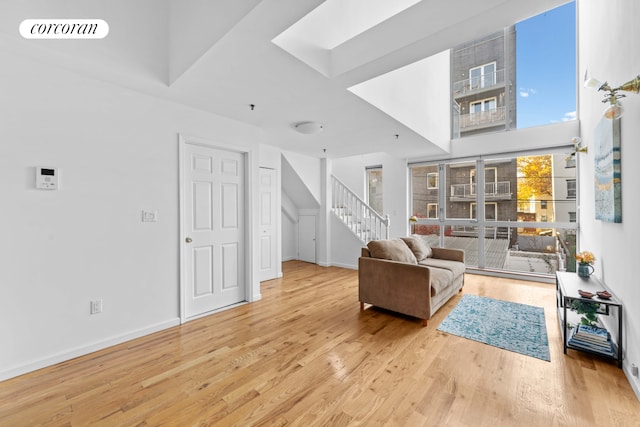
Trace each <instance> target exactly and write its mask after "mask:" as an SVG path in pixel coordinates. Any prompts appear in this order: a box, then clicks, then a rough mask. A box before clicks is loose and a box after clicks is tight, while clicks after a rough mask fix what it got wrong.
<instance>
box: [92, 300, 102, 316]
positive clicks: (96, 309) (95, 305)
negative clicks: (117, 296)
mask: <svg viewBox="0 0 640 427" xmlns="http://www.w3.org/2000/svg"><path fill="white" fill-rule="evenodd" d="M98 313H102V300H101V299H98V300H95V301H91V314H98Z"/></svg>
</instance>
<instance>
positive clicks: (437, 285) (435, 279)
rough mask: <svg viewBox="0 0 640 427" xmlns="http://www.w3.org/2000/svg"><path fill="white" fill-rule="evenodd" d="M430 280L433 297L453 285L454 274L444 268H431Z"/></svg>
mask: <svg viewBox="0 0 640 427" xmlns="http://www.w3.org/2000/svg"><path fill="white" fill-rule="evenodd" d="M429 280H430V281H431V296H434V295H437V294H438V293H439V292H442V291H443V290H444V289H446V288H448V287H449V286H451V285H452V284H453V273H452V272H451V271H450V270H447V269H444V268H437V267H429Z"/></svg>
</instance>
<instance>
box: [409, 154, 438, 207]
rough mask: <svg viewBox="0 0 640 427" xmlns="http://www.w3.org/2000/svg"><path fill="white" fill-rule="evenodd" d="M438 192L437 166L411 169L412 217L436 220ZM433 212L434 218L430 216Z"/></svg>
mask: <svg viewBox="0 0 640 427" xmlns="http://www.w3.org/2000/svg"><path fill="white" fill-rule="evenodd" d="M438 191H439V190H438V165H430V166H413V167H412V168H411V206H412V209H413V212H412V215H415V216H416V217H418V218H437V217H438V216H437V215H438V214H437V212H438V211H437V205H438ZM434 205H435V206H434ZM434 210H435V215H436V216H432V215H433V214H434Z"/></svg>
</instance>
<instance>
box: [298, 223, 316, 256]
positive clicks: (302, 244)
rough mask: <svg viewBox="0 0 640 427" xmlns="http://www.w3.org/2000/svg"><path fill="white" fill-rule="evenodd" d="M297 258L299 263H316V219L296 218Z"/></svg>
mask: <svg viewBox="0 0 640 427" xmlns="http://www.w3.org/2000/svg"><path fill="white" fill-rule="evenodd" d="M298 258H299V259H300V261H306V262H312V263H314V264H315V262H316V217H315V215H300V216H299V217H298Z"/></svg>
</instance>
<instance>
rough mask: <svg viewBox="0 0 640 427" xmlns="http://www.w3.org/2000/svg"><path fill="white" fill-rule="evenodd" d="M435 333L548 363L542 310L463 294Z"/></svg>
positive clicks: (545, 330)
mask: <svg viewBox="0 0 640 427" xmlns="http://www.w3.org/2000/svg"><path fill="white" fill-rule="evenodd" d="M438 330H439V331H442V332H446V333H448V334H452V335H457V336H460V337H463V338H468V339H470V340H474V341H479V342H482V343H485V344H489V345H492V346H494V347H499V348H504V349H505V350H509V351H514V352H516V353H521V354H526V355H527V356H531V357H536V358H538V359H542V360H546V361H548V362H549V361H551V358H550V357H549V340H548V338H547V327H546V324H545V321H544V308H542V307H534V306H532V305H526V304H518V303H515V302H508V301H500V300H497V299H493V298H486V297H481V296H478V295H463V296H462V299H461V300H460V302H459V303H458V305H457V306H456V307H455V308H454V309H453V310H452V311H451V313H449V315H448V316H447V317H446V318H445V319H444V321H443V322H442V323H441V324H440V326H438Z"/></svg>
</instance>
